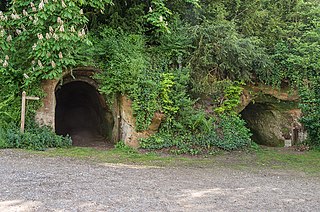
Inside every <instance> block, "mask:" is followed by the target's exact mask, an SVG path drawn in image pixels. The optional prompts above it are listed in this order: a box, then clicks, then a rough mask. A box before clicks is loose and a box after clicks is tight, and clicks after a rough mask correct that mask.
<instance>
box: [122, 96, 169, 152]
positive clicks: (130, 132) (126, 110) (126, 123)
mask: <svg viewBox="0 0 320 212" xmlns="http://www.w3.org/2000/svg"><path fill="white" fill-rule="evenodd" d="M131 105H132V102H131V100H130V99H129V98H127V97H126V96H121V97H120V115H121V121H120V125H121V127H120V131H121V136H120V139H121V140H123V141H124V143H125V144H126V145H128V146H131V147H134V148H137V147H139V139H141V138H147V137H149V136H150V135H152V134H154V133H156V132H157V131H158V129H159V126H160V124H161V122H162V120H163V118H164V115H163V114H161V113H155V115H154V117H153V119H152V123H151V124H150V126H149V127H148V129H147V130H145V131H142V132H137V131H136V119H135V117H134V116H133V110H132V106H131Z"/></svg>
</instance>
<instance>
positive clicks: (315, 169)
mask: <svg viewBox="0 0 320 212" xmlns="http://www.w3.org/2000/svg"><path fill="white" fill-rule="evenodd" d="M31 152H32V153H35V154H40V155H44V156H49V157H70V158H76V159H81V160H88V161H93V162H97V163H121V164H128V165H144V166H159V167H191V168H192V167H195V168H196V167H197V168H214V167H225V168H234V169H238V170H244V171H245V170H249V169H250V170H261V169H276V170H290V171H298V172H304V173H306V174H308V175H312V176H320V151H316V150H313V151H306V152H296V151H294V150H288V149H285V148H254V149H251V150H246V151H237V152H220V153H217V154H216V155H209V156H198V157H190V156H176V155H165V154H161V153H156V152H147V153H141V152H137V151H135V150H133V149H130V148H129V149H127V148H115V149H111V150H99V149H94V148H85V147H71V148H61V149H49V150H47V151H43V152H36V151H31Z"/></svg>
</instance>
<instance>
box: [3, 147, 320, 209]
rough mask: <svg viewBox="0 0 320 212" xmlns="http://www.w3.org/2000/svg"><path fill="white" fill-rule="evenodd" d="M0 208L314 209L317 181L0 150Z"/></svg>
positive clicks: (318, 202)
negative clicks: (100, 161)
mask: <svg viewBox="0 0 320 212" xmlns="http://www.w3.org/2000/svg"><path fill="white" fill-rule="evenodd" d="M0 185H1V187H0V211H320V180H319V179H316V178H310V177H306V176H303V175H301V174H298V173H297V174H294V173H286V172H276V171H261V172H244V171H238V170H232V169H229V168H227V167H225V168H221V167H220V168H212V169H201V168H193V169H192V168H157V167H144V166H129V165H120V164H94V163H93V162H86V161H82V160H75V159H68V158H49V157H44V156H39V155H31V154H29V153H26V152H22V151H18V150H0Z"/></svg>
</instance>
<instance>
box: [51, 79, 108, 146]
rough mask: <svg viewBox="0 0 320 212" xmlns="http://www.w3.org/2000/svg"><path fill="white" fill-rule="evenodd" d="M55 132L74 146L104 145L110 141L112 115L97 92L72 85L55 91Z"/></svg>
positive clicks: (80, 83)
mask: <svg viewBox="0 0 320 212" xmlns="http://www.w3.org/2000/svg"><path fill="white" fill-rule="evenodd" d="M55 95H56V111H55V129H56V133H57V134H58V135H64V136H65V135H69V136H71V139H72V144H73V145H75V146H97V145H105V144H106V143H107V141H108V140H110V138H111V136H112V135H111V134H112V128H113V118H112V113H111V112H110V110H109V108H108V107H107V105H106V103H105V101H104V98H103V97H102V96H101V95H100V94H99V92H98V91H97V89H96V88H95V87H94V86H92V85H90V84H89V83H87V82H83V81H72V82H69V83H66V84H64V85H62V86H61V87H59V88H58V89H57V90H56V93H55Z"/></svg>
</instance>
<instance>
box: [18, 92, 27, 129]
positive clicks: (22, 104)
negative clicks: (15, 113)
mask: <svg viewBox="0 0 320 212" xmlns="http://www.w3.org/2000/svg"><path fill="white" fill-rule="evenodd" d="M26 96H27V94H26V92H25V91H23V92H22V102H21V126H20V132H21V133H24V122H25V117H26Z"/></svg>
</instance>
